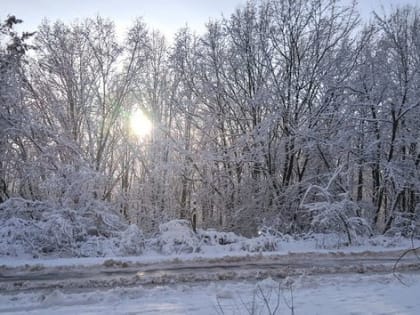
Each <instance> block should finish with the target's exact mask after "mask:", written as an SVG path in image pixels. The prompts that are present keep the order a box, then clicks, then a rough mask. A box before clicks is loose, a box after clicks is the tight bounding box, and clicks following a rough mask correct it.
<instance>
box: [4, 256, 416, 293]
mask: <svg viewBox="0 0 420 315" xmlns="http://www.w3.org/2000/svg"><path fill="white" fill-rule="evenodd" d="M402 253H403V251H393V252H362V253H317V252H313V253H296V254H289V255H270V256H260V255H254V256H245V257H222V258H214V259H208V258H197V259H194V260H189V261H180V260H178V259H174V260H171V261H166V262H165V261H164V262H156V263H139V262H130V261H119V260H115V259H109V260H105V261H104V262H103V263H101V264H97V265H95V264H94V265H90V266H80V265H71V266H66V265H63V266H42V265H25V266H17V267H6V266H2V267H0V290H1V292H17V291H20V292H21V291H23V290H26V291H27V290H40V289H75V288H78V289H80V288H85V289H89V288H113V287H131V286H136V285H151V284H161V285H162V284H172V283H186V282H197V281H216V280H243V279H247V280H250V279H252V280H261V279H264V278H267V277H274V278H286V277H288V276H299V275H302V274H305V275H317V274H339V273H389V272H392V271H393V268H394V265H395V263H396V261H397V259H398V257H399V256H401V254H402ZM397 267H398V268H397V270H398V271H399V272H402V271H420V262H419V259H418V257H417V256H416V255H415V253H414V252H413V253H411V254H410V255H406V256H405V257H404V258H403V259H402V260H401V261H400V262H399V263H398V266H397Z"/></svg>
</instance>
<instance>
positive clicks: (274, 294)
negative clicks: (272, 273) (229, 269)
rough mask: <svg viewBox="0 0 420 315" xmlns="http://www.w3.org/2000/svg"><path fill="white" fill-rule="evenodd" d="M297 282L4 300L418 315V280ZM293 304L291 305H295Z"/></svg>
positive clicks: (116, 307) (28, 304) (110, 309)
mask: <svg viewBox="0 0 420 315" xmlns="http://www.w3.org/2000/svg"><path fill="white" fill-rule="evenodd" d="M404 277H405V280H406V281H405V283H406V284H403V283H401V282H400V281H399V280H398V279H397V278H396V277H394V276H392V275H338V276H325V275H324V276H299V277H295V278H293V277H289V278H286V279H283V280H279V279H271V278H267V279H265V280H262V281H259V282H253V281H218V282H209V283H207V282H205V283H198V284H197V283H196V284H189V285H183V284H177V285H169V286H137V287H133V288H113V289H109V290H92V291H87V292H86V291H85V292H78V291H69V292H64V291H61V290H52V291H46V292H45V291H41V292H29V293H17V294H6V295H0V313H7V314H15V315H17V314H32V315H37V314H45V315H49V314H82V313H83V314H92V315H94V314H248V311H249V310H251V309H253V310H254V311H255V314H268V312H267V305H266V303H265V302H264V298H265V299H266V300H268V303H269V305H270V307H271V309H272V310H274V308H275V305H276V304H277V302H278V303H279V308H278V312H277V314H291V309H290V308H291V307H292V306H293V309H294V312H295V314H325V315H328V314H353V315H354V314H378V315H379V314H418V309H420V300H419V298H418V297H419V296H418V294H419V292H420V275H419V274H405V275H404ZM292 299H293V303H292Z"/></svg>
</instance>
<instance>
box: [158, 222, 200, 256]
mask: <svg viewBox="0 0 420 315" xmlns="http://www.w3.org/2000/svg"><path fill="white" fill-rule="evenodd" d="M155 245H156V246H157V248H158V250H159V252H161V253H163V254H174V253H175V254H177V253H192V252H198V251H199V250H200V248H199V245H200V241H199V238H198V237H197V235H196V234H195V233H194V231H193V230H192V228H191V224H190V222H189V221H187V220H173V221H169V222H167V223H164V224H161V225H160V226H159V234H158V236H157V238H156V241H155Z"/></svg>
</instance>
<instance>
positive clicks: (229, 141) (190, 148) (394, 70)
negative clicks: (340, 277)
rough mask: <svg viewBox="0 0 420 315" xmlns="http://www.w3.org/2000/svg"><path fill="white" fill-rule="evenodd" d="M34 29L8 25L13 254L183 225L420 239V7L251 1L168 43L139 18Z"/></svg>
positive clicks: (3, 55) (3, 174)
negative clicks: (365, 11)
mask: <svg viewBox="0 0 420 315" xmlns="http://www.w3.org/2000/svg"><path fill="white" fill-rule="evenodd" d="M139 15H141V12H139ZM21 22H22V21H21V20H19V17H15V16H12V15H10V16H8V17H7V18H6V19H5V20H3V22H2V24H1V26H0V45H1V48H0V235H1V236H2V241H1V242H3V245H2V246H0V248H1V249H0V253H3V254H5V253H6V252H7V253H8V254H11V255H13V250H11V249H10V248H12V247H13V246H15V250H17V249H16V248H18V247H19V246H21V247H22V248H26V249H25V251H30V250H31V248H32V249H33V248H34V247H37V248H39V247H41V248H43V252H46V253H47V252H54V251H57V250H58V249H60V248H63V247H67V248H73V247H74V246H76V245H75V244H77V243H80V242H82V241H84V240H87V239H88V238H90V239H92V238H96V239H109V238H111V237H114V236H115V235H117V234H118V235H120V236H121V235H122V236H121V237H126V238H130V237H131V239H133V238H132V237H133V235H143V234H144V235H152V234H153V233H156V232H157V231H158V230H159V225H161V224H162V223H165V222H168V221H170V220H174V219H185V220H190V221H191V222H192V224H193V225H194V228H195V227H197V228H202V229H208V228H211V229H216V230H222V231H232V232H235V233H238V234H241V235H244V236H255V235H258V233H261V232H262V231H272V233H281V234H290V235H303V234H306V233H312V232H313V233H331V232H334V233H342V234H343V235H345V237H346V238H347V239H348V242H349V243H352V242H353V241H354V240H355V238H357V237H358V236H363V237H369V236H373V235H402V236H406V237H413V236H419V235H420V123H419V121H420V7H412V6H403V7H396V8H393V9H388V10H386V12H385V11H384V12H382V13H372V15H371V17H370V19H369V21H364V20H362V19H361V17H360V15H359V12H358V11H357V9H356V5H355V4H353V5H347V4H344V3H343V1H340V0H308V1H307V0H255V1H252V0H251V1H248V2H247V3H246V5H244V6H242V7H239V8H238V9H237V10H236V11H235V12H234V13H233V14H232V15H231V16H229V17H217V18H215V19H211V20H209V21H208V23H207V25H206V31H205V32H204V33H203V34H197V33H195V32H194V30H192V29H189V28H188V27H185V28H182V29H180V30H178V31H177V33H176V35H175V37H174V39H173V40H169V39H166V38H165V36H164V35H163V34H162V33H160V32H159V31H158V30H151V29H149V27H148V26H147V25H146V24H145V23H144V22H143V21H142V19H141V18H138V19H137V20H135V21H134V22H133V24H132V26H131V28H130V29H129V30H128V31H127V32H126V34H125V35H124V38H122V37H121V36H119V35H118V34H117V32H116V28H115V25H114V23H113V21H112V20H110V19H106V18H103V17H100V16H97V17H92V18H89V19H83V20H75V21H74V22H73V23H68V24H65V23H63V22H61V21H54V22H50V21H47V20H45V21H44V22H43V23H42V24H41V25H40V26H39V28H38V29H36V30H28V32H23V33H21V32H18V31H16V26H17V25H16V24H20V23H21ZM22 26H23V27H24V26H25V23H24V21H23V23H22ZM20 27H21V26H20ZM140 111H141V113H142V115H143V117H147V119H148V120H149V121H150V122H151V131H150V133H148V134H143V135H142V136H139V135H138V134H136V133H135V132H134V130H133V128H132V126H131V124H130V121H131V119H132V117H133V115H134V114H135V113H140ZM142 123H143V124H146V120H145V119H143V121H142ZM6 243H7V244H8V245H5V244H6ZM17 244H20V245H17ZM72 246H73V247H72ZM133 246H134V245H133ZM130 250H133V249H132V248H131V249H128V251H129V252H130Z"/></svg>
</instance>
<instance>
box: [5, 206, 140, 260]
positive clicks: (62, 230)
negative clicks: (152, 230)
mask: <svg viewBox="0 0 420 315" xmlns="http://www.w3.org/2000/svg"><path fill="white" fill-rule="evenodd" d="M143 247H144V237H143V234H142V233H141V231H140V230H139V229H138V228H137V227H136V226H128V225H127V224H126V223H124V222H122V221H121V219H120V217H119V216H118V215H117V214H115V213H113V212H112V211H110V210H109V209H104V207H103V205H101V204H97V205H95V204H92V206H91V207H87V208H85V209H82V210H78V211H76V210H73V209H69V208H60V207H57V206H55V205H53V204H50V203H47V202H38V201H29V200H25V199H21V198H12V199H9V200H7V201H6V202H4V203H2V204H0V255H2V256H6V255H7V256H20V255H22V254H30V255H32V256H44V255H55V256H77V257H79V256H106V255H136V254H140V253H141V252H142V250H143Z"/></svg>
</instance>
